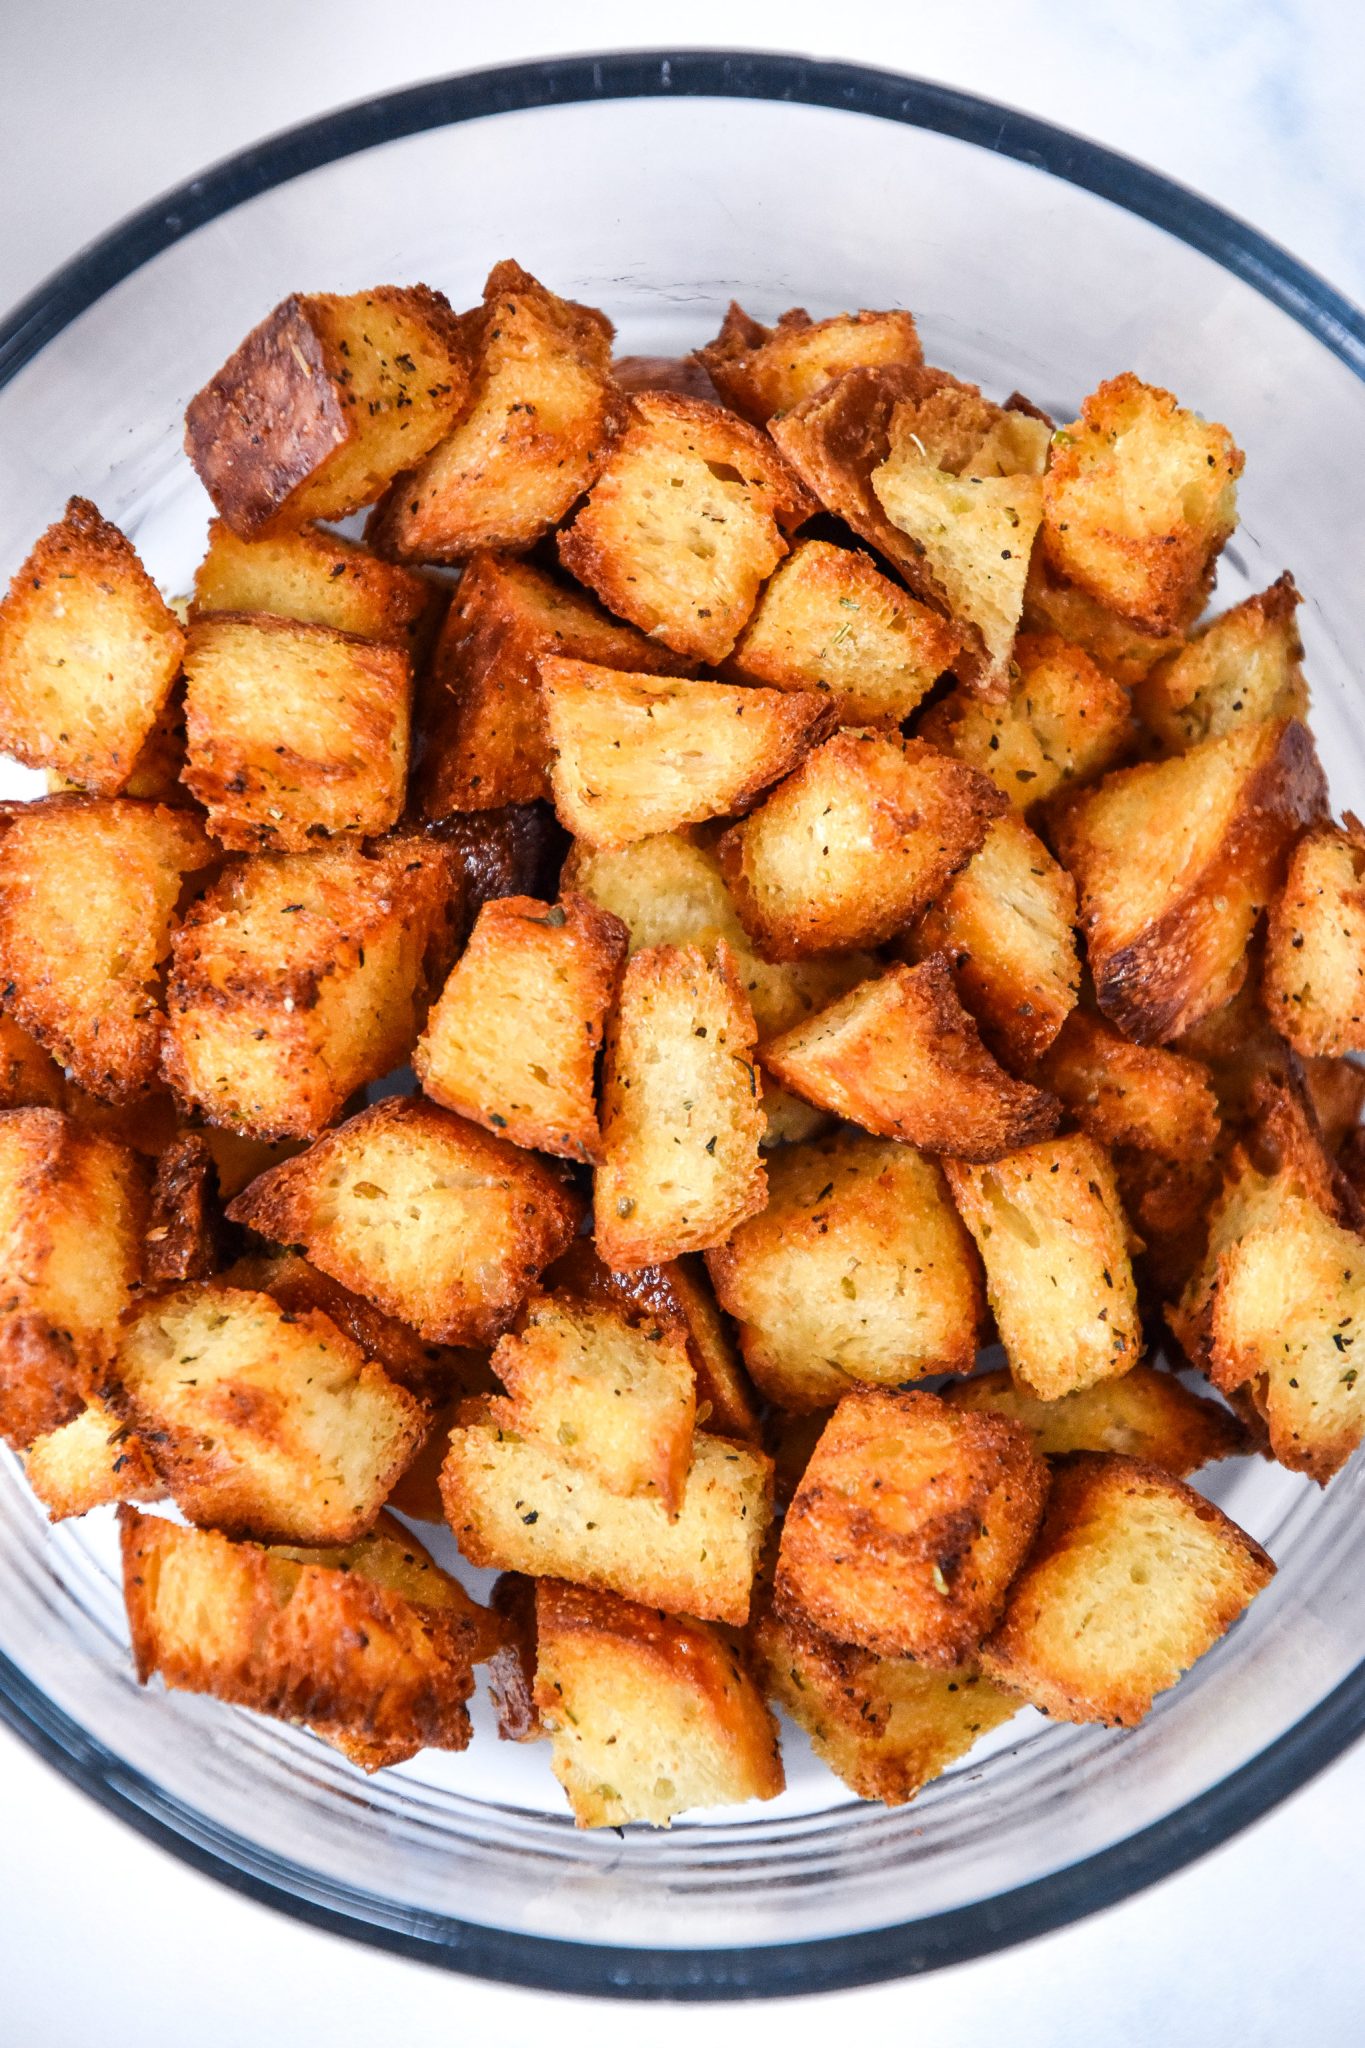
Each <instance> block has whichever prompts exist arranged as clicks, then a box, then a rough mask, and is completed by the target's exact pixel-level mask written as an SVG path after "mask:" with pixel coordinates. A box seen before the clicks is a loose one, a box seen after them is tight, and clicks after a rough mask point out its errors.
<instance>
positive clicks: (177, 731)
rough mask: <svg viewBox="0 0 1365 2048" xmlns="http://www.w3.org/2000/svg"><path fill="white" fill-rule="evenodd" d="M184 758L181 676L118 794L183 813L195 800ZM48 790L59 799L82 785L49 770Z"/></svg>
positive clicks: (52, 769)
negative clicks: (185, 778) (185, 780)
mask: <svg viewBox="0 0 1365 2048" xmlns="http://www.w3.org/2000/svg"><path fill="white" fill-rule="evenodd" d="M187 758H188V757H187V754H186V746H185V679H184V676H183V675H181V676H180V677H179V678H178V680H177V681H176V682H175V683H174V684H172V686H171V694H170V696H169V697H168V698H167V699H166V701H165V703H164V704H163V705H162V707H161V709H160V711H158V713H157V715H156V723H155V724H154V725H153V727H152V729H151V731H150V732H149V733H148V735H147V737H146V739H145V740H144V741H143V742H142V745H141V746H140V747H139V748H138V751H137V759H136V760H135V761H134V762H133V765H132V767H131V768H130V769H129V771H128V779H127V781H126V782H125V783H124V785H123V788H122V789H121V790H120V791H119V795H120V796H136V797H141V798H142V799H143V801H144V802H147V803H154V804H172V805H175V806H176V807H177V808H179V809H182V810H183V809H186V808H188V807H190V806H192V805H193V803H194V799H193V797H192V796H191V795H190V793H189V791H188V790H187V789H186V787H185V785H184V783H183V782H182V780H181V777H182V776H183V775H184V773H185V762H186V759H187ZM47 787H48V793H49V794H50V795H52V796H61V795H63V794H64V793H65V792H67V791H69V790H79V789H80V787H81V785H80V783H79V782H77V781H76V780H75V778H74V777H72V776H69V775H62V774H59V773H58V771H57V770H56V769H55V768H49V769H48V771H47Z"/></svg>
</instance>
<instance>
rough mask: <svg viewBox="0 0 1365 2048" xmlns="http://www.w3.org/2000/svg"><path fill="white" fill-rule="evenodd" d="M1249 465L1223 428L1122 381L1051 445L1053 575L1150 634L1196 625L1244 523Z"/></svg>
mask: <svg viewBox="0 0 1365 2048" xmlns="http://www.w3.org/2000/svg"><path fill="white" fill-rule="evenodd" d="M1243 461H1244V457H1243V455H1242V451H1241V449H1240V448H1239V447H1238V446H1237V445H1236V443H1235V442H1234V440H1233V438H1232V436H1231V434H1229V432H1228V430H1227V428H1226V427H1220V426H1218V425H1216V424H1214V425H1210V424H1208V423H1206V422H1205V421H1204V420H1201V419H1200V418H1199V416H1198V414H1197V413H1193V412H1187V411H1186V409H1185V408H1184V407H1183V406H1182V405H1180V404H1178V403H1177V401H1176V399H1175V398H1174V397H1173V396H1172V395H1171V393H1170V392H1169V391H1163V390H1161V389H1160V387H1159V386H1156V385H1152V384H1144V383H1142V382H1141V380H1140V379H1139V378H1137V377H1135V376H1133V375H1132V373H1131V372H1125V373H1124V375H1123V376H1121V377H1111V378H1109V379H1108V380H1107V382H1105V383H1103V384H1101V385H1100V387H1099V389H1098V390H1097V391H1093V392H1092V393H1091V394H1090V396H1089V398H1087V399H1085V400H1084V401H1083V403H1082V406H1081V417H1080V418H1079V419H1078V420H1077V421H1076V422H1075V423H1074V425H1072V426H1069V427H1065V428H1063V429H1061V430H1060V431H1059V432H1058V433H1056V434H1055V435H1054V436H1053V443H1052V461H1051V464H1050V466H1049V468H1048V472H1047V477H1046V479H1045V492H1044V495H1045V510H1044V516H1043V542H1044V546H1045V547H1046V549H1047V556H1048V560H1049V562H1050V563H1051V564H1052V567H1053V568H1054V569H1055V570H1057V571H1058V572H1059V574H1061V575H1062V576H1065V577H1068V578H1069V579H1070V580H1071V582H1073V583H1078V584H1079V585H1080V587H1081V588H1082V590H1085V591H1088V592H1089V593H1090V595H1091V596H1092V597H1094V598H1098V600H1099V602H1100V603H1101V604H1104V605H1108V606H1109V607H1110V608H1111V609H1112V610H1114V611H1116V612H1118V613H1119V614H1120V615H1121V616H1122V617H1124V618H1126V619H1131V620H1132V622H1133V624H1134V625H1135V626H1139V627H1141V628H1142V629H1143V630H1144V631H1146V632H1149V633H1170V632H1175V631H1179V630H1180V629H1181V628H1183V627H1186V626H1188V625H1189V624H1190V622H1191V620H1192V619H1193V618H1194V616H1195V615H1196V614H1197V612H1198V611H1199V609H1200V607H1201V605H1202V604H1203V601H1204V597H1205V594H1206V591H1207V588H1208V577H1209V573H1210V571H1211V569H1212V566H1213V563H1214V562H1215V560H1216V559H1217V557H1218V554H1219V552H1220V550H1221V548H1222V546H1223V543H1224V541H1226V539H1227V537H1228V535H1229V534H1230V533H1231V532H1232V529H1233V527H1234V526H1235V525H1236V523H1237V479H1238V477H1239V476H1240V475H1241V473H1242V464H1243Z"/></svg>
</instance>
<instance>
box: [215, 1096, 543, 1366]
mask: <svg viewBox="0 0 1365 2048" xmlns="http://www.w3.org/2000/svg"><path fill="white" fill-rule="evenodd" d="M581 1215H582V1205H581V1203H580V1202H579V1199H578V1197H577V1196H576V1195H575V1194H573V1192H572V1191H571V1190H570V1189H569V1188H568V1187H567V1186H566V1185H565V1183H564V1181H563V1179H562V1177H561V1175H560V1174H559V1173H557V1172H556V1171H555V1170H554V1169H553V1168H551V1167H550V1166H548V1165H547V1164H546V1163H545V1162H544V1161H543V1160H540V1159H536V1158H533V1157H532V1156H531V1154H530V1153H527V1152H519V1151H517V1149H516V1148H515V1147H514V1146H512V1145H508V1144H505V1143H504V1142H503V1140H502V1139H500V1138H494V1137H491V1136H490V1135H489V1133H488V1132H487V1131H482V1130H480V1129H479V1128H478V1127H477V1125H475V1124H470V1123H466V1122H464V1120H463V1119H462V1118H460V1117H457V1116H451V1115H450V1113H449V1112H448V1111H447V1110H444V1109H438V1108H437V1107H436V1105H435V1104H434V1103H430V1102H423V1101H421V1100H420V1099H418V1098H416V1097H412V1096H407V1097H405V1096H390V1097H388V1098H387V1099H386V1100H385V1101H383V1102H376V1103H375V1104H373V1106H372V1107H371V1108H369V1109H364V1110H362V1111H361V1112H360V1114H359V1116H353V1117H351V1118H350V1119H349V1121H348V1122H346V1123H344V1124H341V1125H339V1126H338V1128H337V1129H336V1130H334V1131H328V1132H326V1133H325V1135H324V1136H323V1137H321V1138H319V1139H318V1141H317V1143H316V1144H315V1145H312V1146H310V1147H309V1149H308V1150H307V1151H306V1152H304V1153H302V1154H301V1155H300V1156H299V1158H297V1159H289V1160H286V1161H285V1163H284V1164H283V1165H282V1166H276V1167H272V1169H271V1170H270V1172H269V1173H264V1174H262V1175H261V1178H260V1179H259V1180H258V1181H254V1182H253V1183H252V1185H251V1186H250V1187H249V1188H248V1189H247V1190H246V1193H245V1194H242V1195H239V1196H238V1197H237V1200H236V1201H235V1202H234V1203H233V1204H232V1206H231V1208H230V1209H229V1211H228V1216H229V1218H230V1220H231V1221H232V1222H234V1223H245V1224H248V1225H249V1226H250V1227H251V1229H253V1230H258V1231H259V1232H260V1233H261V1235H262V1236H263V1237H269V1238H273V1239H274V1240H275V1242H276V1243H277V1244H297V1245H302V1246H303V1248H304V1250H305V1251H306V1252H307V1254H308V1256H309V1258H310V1259H311V1260H312V1261H313V1263H314V1265H317V1266H321V1268H322V1270H323V1272H324V1273H330V1274H331V1276H332V1278H333V1279H334V1280H339V1281H340V1282H341V1284H342V1286H343V1287H349V1288H350V1289H351V1291H352V1292H353V1293H355V1294H363V1295H364V1296H365V1297H366V1299H367V1300H369V1301H372V1302H374V1303H375V1304H376V1305H377V1306H378V1307H379V1308H382V1309H384V1310H385V1311H386V1312H387V1313H388V1314H389V1315H392V1316H397V1317H398V1319H399V1321H400V1322H404V1323H408V1324H410V1325H411V1326H412V1328H413V1329H415V1330H418V1331H420V1332H421V1334H422V1335H423V1336H424V1337H426V1338H428V1339H429V1340H430V1341H431V1342H432V1343H435V1344H480V1343H491V1342H492V1341H493V1340H494V1338H496V1337H500V1336H501V1335H502V1333H503V1331H504V1330H505V1329H507V1328H508V1327H509V1326H510V1324H511V1322H512V1320H513V1318H514V1316H515V1315H516V1312H517V1310H518V1309H519V1308H520V1307H521V1304H522V1302H523V1301H524V1300H525V1299H526V1297H527V1295H528V1294H529V1293H530V1291H531V1289H532V1287H533V1286H534V1285H535V1282H536V1281H537V1279H538V1278H539V1277H540V1274H541V1272H542V1270H543V1269H544V1268H545V1267H546V1266H548V1265H549V1263H550V1261H551V1260H552V1259H555V1258H557V1257H558V1256H559V1254H560V1253H561V1252H563V1251H564V1250H566V1248H567V1247H568V1246H569V1245H570V1244H571V1243H572V1242H573V1240H574V1238H575V1237H576V1236H577V1234H578V1225H579V1221H580V1218H581Z"/></svg>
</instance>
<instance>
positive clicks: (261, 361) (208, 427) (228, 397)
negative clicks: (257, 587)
mask: <svg viewBox="0 0 1365 2048" xmlns="http://www.w3.org/2000/svg"><path fill="white" fill-rule="evenodd" d="M468 388H469V372H468V369H467V367H466V362H465V352H464V347H463V344H462V338H461V335H460V330H459V325H458V323H457V321H456V318H455V315H454V314H453V313H452V312H451V310H450V306H449V304H448V303H447V301H446V300H445V299H444V298H442V296H441V294H440V293H439V292H433V291H429V290H428V289H427V287H426V286H425V285H413V286H411V287H410V288H408V289H405V290H403V289H394V288H391V287H381V288H380V289H379V290H377V291H372V292H353V293H351V294H349V295H348V296H345V297H338V296H337V295H336V294H334V293H331V292H319V293H313V294H309V295H300V294H297V293H296V294H294V295H293V296H292V297H290V298H287V299H285V300H284V301H283V302H282V303H281V304H280V305H278V306H276V308H275V310H274V312H273V313H270V314H268V315H267V317H266V318H265V319H264V320H263V321H262V322H261V324H260V326H259V327H256V328H253V329H252V331H251V333H250V334H249V335H248V336H247V338H246V340H245V341H244V342H243V343H242V344H241V346H240V347H239V348H238V349H237V350H236V351H235V352H234V354H232V355H231V356H229V358H228V360H227V362H226V363H224V365H223V367H222V369H221V370H219V372H218V374H217V375H216V376H215V377H214V378H212V380H211V381H210V382H209V383H208V384H206V385H205V386H204V389H203V390H202V391H201V392H200V393H199V394H198V396H197V397H196V398H193V399H192V400H191V401H190V405H189V409H188V411H187V412H186V414H185V450H186V453H187V454H188V456H189V458H190V461H191V462H192V463H193V464H194V466H195V468H196V469H197V470H198V472H199V476H200V479H201V481H202V482H203V485H204V488H205V489H206V490H207V492H208V494H209V496H210V497H211V498H212V499H213V502H214V504H215V505H216V506H217V507H218V510H219V512H220V513H221V514H222V516H223V518H224V519H225V520H226V521H227V524H228V525H229V526H230V527H231V528H232V530H233V532H234V533H239V534H241V535H242V537H243V538H244V539H246V540H250V539H251V538H252V537H253V535H255V534H257V533H259V532H260V530H261V528H262V527H264V526H266V525H268V524H269V523H270V522H271V521H272V520H276V519H278V521H279V523H280V525H282V526H301V525H303V523H304V522H305V520H309V519H339V518H341V516H342V515H343V513H346V512H354V511H355V510H356V508H357V506H360V505H368V504H370V503H371V502H372V501H373V500H374V499H375V498H377V497H378V496H379V495H380V493H381V491H383V489H384V487H385V486H386V484H387V483H388V481H389V479H390V478H391V477H392V476H393V475H394V474H395V473H396V472H397V471H398V470H400V469H404V468H407V467H410V466H411V464H413V463H414V462H417V461H420V459H421V457H422V456H423V455H425V454H426V452H427V450H428V449H429V448H430V447H432V445H433V444H434V443H435V442H437V441H439V440H440V438H441V436H442V434H444V433H445V432H446V431H447V429H448V428H449V426H450V424H451V422H452V421H453V420H454V419H455V418H456V416H457V414H458V413H459V411H460V408H461V407H462V405H463V404H464V402H465V398H466V394H467V391H468Z"/></svg>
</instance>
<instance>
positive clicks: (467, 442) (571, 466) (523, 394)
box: [374, 263, 624, 562]
mask: <svg viewBox="0 0 1365 2048" xmlns="http://www.w3.org/2000/svg"><path fill="white" fill-rule="evenodd" d="M462 326H463V328H464V334H463V339H464V342H465V346H466V350H467V353H468V359H469V363H470V371H471V378H472V381H471V386H470V394H469V399H468V402H467V403H466V405H465V406H464V408H463V410H462V411H461V413H460V416H459V418H458V420H457V421H456V422H455V423H454V425H453V427H452V430H451V431H450V432H449V433H448V435H447V436H446V438H445V439H444V440H443V441H442V442H441V444H440V446H439V447H437V448H433V449H432V450H431V453H430V454H429V455H427V456H426V459H425V461H423V462H420V463H418V465H417V467H416V468H415V469H412V470H411V471H410V472H409V473H408V474H407V475H404V476H400V477H399V478H398V480H397V482H396V483H395V484H394V487H393V490H392V491H391V492H390V494H389V496H388V498H387V499H386V500H385V502H384V504H383V505H382V506H381V507H380V509H379V513H378V515H377V518H376V521H375V525H374V537H375V539H376V540H377V542H378V544H379V546H380V547H381V548H382V549H383V550H384V552H385V553H386V554H393V555H396V556H397V557H398V558H399V559H400V560H403V561H410V562H462V561H464V560H465V559H466V557H467V556H469V555H472V554H473V553H474V551H475V550H476V549H477V548H527V547H530V546H531V545H532V543H533V542H535V541H537V540H539V539H540V537H541V535H542V534H544V533H548V532H549V530H550V528H551V527H552V526H555V525H557V524H558V522H559V521H560V520H561V519H562V518H563V517H564V515H565V513H566V512H567V511H568V510H569V507H570V506H571V505H572V504H573V502H574V500H575V498H578V497H580V496H581V495H582V493H583V492H584V491H585V490H586V489H587V488H588V486H589V484H591V483H592V481H593V478H594V477H595V476H596V475H597V473H598V471H599V469H600V468H601V466H602V462H603V460H604V458H605V456H606V454H607V452H608V450H609V448H610V446H611V442H612V439H613V436H614V435H615V434H616V432H617V431H618V429H619V428H620V425H621V422H622V418H623V414H624V404H623V401H622V399H621V396H620V394H619V393H618V392H617V390H616V388H615V386H614V384H613V382H612V379H611V374H610V369H609V364H610V359H611V339H612V326H611V322H610V321H609V320H608V319H607V318H606V317H605V315H604V314H602V313H599V312H597V311H595V310H594V308H592V307H591V306H580V305H577V304H575V302H574V301H573V300H572V299H561V298H557V297H556V296H555V294H554V293H553V292H551V291H547V290H546V289H545V287H544V285H542V284H538V283H537V281H536V279H535V278H533V277H531V276H530V275H529V274H528V273H527V272H526V271H524V270H523V269H522V267H521V265H520V264H519V263H499V264H497V265H495V267H494V268H493V269H492V270H491V271H490V272H489V275H488V282H487V283H486V284H485V286H484V295H483V304H482V306H481V307H480V308H479V309H478V310H477V311H476V312H474V313H473V314H470V315H466V317H465V320H464V321H463V323H462ZM412 452H413V455H414V456H418V455H422V454H423V453H424V452H425V451H424V450H422V449H418V448H415V449H414V450H413V451H412Z"/></svg>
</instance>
